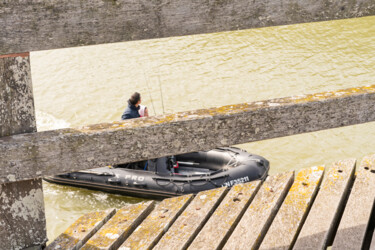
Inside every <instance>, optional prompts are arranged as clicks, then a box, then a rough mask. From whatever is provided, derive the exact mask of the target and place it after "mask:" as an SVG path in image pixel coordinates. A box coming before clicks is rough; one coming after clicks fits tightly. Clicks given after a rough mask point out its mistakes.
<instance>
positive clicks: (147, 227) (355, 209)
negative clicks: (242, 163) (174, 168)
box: [47, 155, 375, 250]
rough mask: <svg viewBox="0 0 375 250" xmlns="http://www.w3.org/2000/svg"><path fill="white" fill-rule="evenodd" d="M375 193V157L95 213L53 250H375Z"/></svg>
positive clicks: (59, 239)
mask: <svg viewBox="0 0 375 250" xmlns="http://www.w3.org/2000/svg"><path fill="white" fill-rule="evenodd" d="M374 190H375V155H371V156H368V157H365V158H364V159H363V160H362V162H361V164H360V165H359V166H357V167H356V160H355V159H347V160H343V161H339V162H335V163H333V164H332V166H330V167H329V168H328V169H325V168H324V167H323V166H317V167H311V168H307V169H302V170H300V171H299V172H298V173H297V174H296V176H294V172H293V171H292V172H286V173H280V174H277V175H274V176H269V177H268V178H267V179H266V180H265V181H264V182H261V181H255V182H250V183H243V184H239V185H235V186H233V187H232V188H231V189H230V190H228V189H227V188H226V187H222V188H218V189H213V190H209V191H204V192H200V193H198V194H196V195H185V196H180V197H175V198H169V199H165V200H163V201H161V202H160V203H158V204H155V203H154V202H152V201H147V202H142V203H139V204H132V205H127V206H125V207H123V208H122V209H119V210H118V211H117V212H116V213H114V209H110V210H107V211H100V212H93V213H91V214H87V215H84V216H82V217H81V218H80V219H78V220H77V222H75V223H74V224H73V225H72V226H70V227H69V228H68V229H67V230H66V231H65V232H64V233H62V234H61V235H60V236H59V237H57V238H56V239H55V240H54V241H53V242H52V243H51V244H50V245H48V246H47V249H121V250H125V249H126V250H128V249H280V250H281V249H326V248H327V247H328V246H332V249H369V248H370V246H371V249H373V246H374V245H375V243H374V241H375V235H374V236H373V231H374V226H375V224H374V215H373V210H374V208H373V205H374V200H375V191H374ZM109 217H111V218H110V219H108V218H109ZM82 245H83V247H82V248H80V247H81V246H82Z"/></svg>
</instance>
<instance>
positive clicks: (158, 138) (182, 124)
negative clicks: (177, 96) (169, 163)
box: [0, 85, 375, 183]
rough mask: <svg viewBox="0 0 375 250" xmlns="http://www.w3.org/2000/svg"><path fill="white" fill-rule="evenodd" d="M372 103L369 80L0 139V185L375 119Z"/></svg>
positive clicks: (374, 88)
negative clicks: (356, 85)
mask: <svg viewBox="0 0 375 250" xmlns="http://www.w3.org/2000/svg"><path fill="white" fill-rule="evenodd" d="M374 103H375V85H373V86H365V87H360V88H352V89H346V90H341V91H335V92H324V93H319V94H314V95H306V96H296V97H287V98H280V99H274V100H268V101H263V102H254V103H244V104H238V105H230V106H224V107H220V108H212V109H207V110H197V111H191V112H181V113H177V114H171V115H163V116H154V117H148V118H140V119H132V120H128V121H122V122H114V123H109V124H98V125H91V126H87V127H82V128H77V129H61V130H54V131H45V132H40V133H34V134H24V135H16V136H11V137H5V138H0V165H1V166H4V167H2V168H1V169H0V183H6V182H12V181H18V180H24V179H30V178H35V177H40V176H46V175H55V174H60V173H64V172H72V171H76V170H83V169H89V168H95V167H98V166H106V165H112V164H119V163H125V162H133V161H139V160H144V159H150V158H157V157H161V156H165V155H173V154H179V153H186V152H193V151H197V150H209V149H212V148H215V147H218V146H223V145H235V144H238V143H244V142H251V141H257V140H264V139H270V138H275V137H280V136H286V135H292V134H298V133H304V132H311V131H317V130H321V129H328V128H333V127H340V126H346V125H352V124H357V123H363V122H368V121H373V120H375V105H374ZM290 117H293V119H290ZM270 121H272V122H270ZM233 128H236V129H233ZM196 138H200V139H199V140H198V139H196ZM19 169H22V171H18V170H19ZM9 176H11V177H12V178H9Z"/></svg>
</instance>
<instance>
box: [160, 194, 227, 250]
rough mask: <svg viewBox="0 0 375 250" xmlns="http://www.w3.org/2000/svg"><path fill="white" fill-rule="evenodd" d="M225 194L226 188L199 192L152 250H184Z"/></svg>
mask: <svg viewBox="0 0 375 250" xmlns="http://www.w3.org/2000/svg"><path fill="white" fill-rule="evenodd" d="M227 192H228V189H227V188H226V187H221V188H216V189H212V190H207V191H203V192H199V193H198V194H197V195H196V196H195V198H194V200H193V201H192V202H191V203H190V204H189V206H188V207H187V208H186V209H185V211H184V212H183V213H182V214H181V215H180V216H179V217H178V218H177V220H176V222H175V223H174V224H173V225H172V227H171V228H170V229H169V230H168V232H167V233H166V234H165V235H164V236H163V237H162V238H161V240H160V241H159V243H158V244H157V245H156V246H155V248H153V249H154V250H163V249H175V250H177V249H186V248H187V247H188V246H189V245H190V244H191V242H192V241H193V240H194V238H195V237H196V235H197V234H198V233H199V231H200V230H201V228H202V227H203V226H204V224H205V223H206V222H207V220H208V218H209V217H210V216H211V214H212V213H213V211H214V210H215V209H216V208H217V206H218V205H219V204H220V202H221V201H222V200H223V198H224V196H225V195H226V193H227Z"/></svg>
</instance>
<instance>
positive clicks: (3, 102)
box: [0, 4, 36, 137]
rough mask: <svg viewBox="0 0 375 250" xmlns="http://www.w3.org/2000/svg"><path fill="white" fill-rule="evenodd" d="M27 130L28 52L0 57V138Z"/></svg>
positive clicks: (30, 108) (31, 123)
mask: <svg viewBox="0 0 375 250" xmlns="http://www.w3.org/2000/svg"><path fill="white" fill-rule="evenodd" d="M0 6H1V4H0ZM0 13H1V12H0ZM0 30H1V29H0ZM1 36H2V35H1ZM30 132H36V122H35V110H34V98H33V92H32V84H31V71H30V61H29V55H28V54H27V53H26V54H19V55H8V56H1V57H0V137H2V136H9V135H14V134H21V133H30Z"/></svg>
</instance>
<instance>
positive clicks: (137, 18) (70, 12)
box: [0, 0, 375, 54]
mask: <svg viewBox="0 0 375 250" xmlns="http://www.w3.org/2000/svg"><path fill="white" fill-rule="evenodd" d="M368 15H375V0H271V1H265V0H253V1H248V0H208V1H198V0H175V1H171V0H152V1H150V0H90V1H80V0H28V1H20V0H12V1H11V0H5V1H1V2H0V32H1V35H0V54H9V53H16V52H24V51H36V50H45V49H54V48H63V47H74V46H80V45H89V44H100V43H111V42H120V41H129V40H139V39H150V38H160V37H170V36H181V35H189V34H199V33H210V32H218V31H229V30H237V29H249V28H256V27H265V26H273V25H282V24H294V23H303V22H314V21H324V20H331V19H342V18H353V17H361V16H368Z"/></svg>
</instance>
